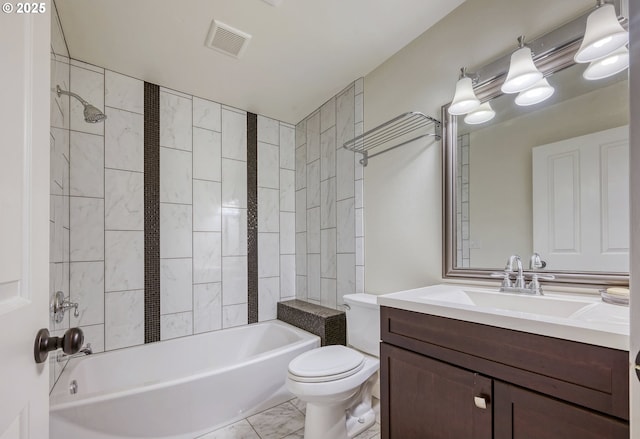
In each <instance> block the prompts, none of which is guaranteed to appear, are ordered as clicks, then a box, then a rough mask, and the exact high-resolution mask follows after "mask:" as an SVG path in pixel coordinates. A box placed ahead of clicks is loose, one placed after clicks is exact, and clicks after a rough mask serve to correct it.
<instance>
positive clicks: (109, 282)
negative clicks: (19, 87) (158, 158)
mask: <svg viewBox="0 0 640 439" xmlns="http://www.w3.org/2000/svg"><path fill="white" fill-rule="evenodd" d="M104 100H105V114H106V115H107V119H106V121H105V122H104V129H105V153H104V168H105V169H104V185H105V208H104V211H105V217H104V230H105V232H104V234H105V236H104V242H105V264H104V299H103V300H104V304H103V306H104V319H105V322H104V325H105V326H104V337H105V349H108V350H110V349H118V348H123V347H128V346H134V345H139V344H142V343H144V325H143V324H142V322H143V320H144V174H143V171H144V165H143V163H144V162H143V161H144V120H143V112H144V111H143V109H144V83H143V82H142V81H140V80H138V79H135V78H131V77H129V76H125V75H121V74H119V73H116V72H112V71H110V70H106V71H105V89H104ZM89 303H91V302H89Z"/></svg>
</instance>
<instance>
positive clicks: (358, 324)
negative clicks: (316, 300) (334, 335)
mask: <svg viewBox="0 0 640 439" xmlns="http://www.w3.org/2000/svg"><path fill="white" fill-rule="evenodd" d="M376 298H377V296H375V295H373V294H347V295H345V296H344V303H345V305H347V306H345V308H346V310H345V312H346V314H347V344H348V345H349V346H351V347H353V348H355V349H358V350H359V351H362V352H365V353H367V354H369V355H373V356H374V357H379V356H380V306H379V305H378V303H377V300H376Z"/></svg>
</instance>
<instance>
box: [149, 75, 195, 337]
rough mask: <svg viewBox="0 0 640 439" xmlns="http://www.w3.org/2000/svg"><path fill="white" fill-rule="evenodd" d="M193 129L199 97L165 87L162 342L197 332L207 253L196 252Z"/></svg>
mask: <svg viewBox="0 0 640 439" xmlns="http://www.w3.org/2000/svg"><path fill="white" fill-rule="evenodd" d="M193 131H194V130H193V98H192V97H191V96H189V95H185V94H182V93H179V92H175V91H174V90H170V89H167V88H163V87H161V88H160V339H161V340H168V339H171V338H175V337H180V336H185V335H190V334H192V333H193V282H194V266H195V265H196V264H201V263H202V261H201V260H202V258H203V257H204V256H203V255H204V253H205V252H204V250H203V249H202V245H201V246H199V247H198V250H200V251H199V253H198V255H196V254H195V253H194V250H195V249H196V248H195V246H194V245H193V244H194V236H193V228H194V187H198V188H199V187H200V186H199V185H196V184H195V182H194V180H193ZM199 203H202V200H199ZM198 208H201V204H199V205H198ZM199 242H200V241H199ZM196 259H198V261H197V262H196Z"/></svg>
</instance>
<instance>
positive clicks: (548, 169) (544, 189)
mask: <svg viewBox="0 0 640 439" xmlns="http://www.w3.org/2000/svg"><path fill="white" fill-rule="evenodd" d="M532 153H533V245H534V248H535V250H536V251H538V252H540V253H541V254H542V255H543V257H544V259H546V261H547V268H549V269H552V270H581V271H611V272H628V271H629V127H628V126H622V127H618V128H613V129H610V130H605V131H600V132H597V133H592V134H588V135H586V136H580V137H574V138H572V139H567V140H563V141H560V142H556V143H552V144H548V145H543V146H538V147H535V148H533V151H532Z"/></svg>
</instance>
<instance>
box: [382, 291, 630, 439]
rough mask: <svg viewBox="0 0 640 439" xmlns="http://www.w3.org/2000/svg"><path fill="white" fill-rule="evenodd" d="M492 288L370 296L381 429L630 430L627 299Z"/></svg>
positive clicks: (429, 433) (541, 434)
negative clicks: (622, 302)
mask: <svg viewBox="0 0 640 439" xmlns="http://www.w3.org/2000/svg"><path fill="white" fill-rule="evenodd" d="M494 294H496V293H493V292H491V291H482V290H477V291H474V290H468V289H467V290H465V289H463V288H462V287H454V286H442V285H440V286H434V287H428V288H422V289H419V290H411V291H407V292H401V293H394V294H390V295H386V296H380V297H379V299H378V300H379V303H380V304H381V339H382V343H381V349H380V363H381V364H380V369H381V393H382V437H383V438H384V439H411V438H420V439H429V438H442V437H447V438H469V439H481V438H495V439H507V438H516V439H523V438H536V439H551V438H574V437H575V438H578V437H579V438H583V439H587V438H593V439H596V438H597V439H605V438H611V439H613V438H615V439H622V438H629V422H628V420H629V388H628V376H629V375H628V370H629V369H628V368H629V359H628V356H629V354H628V350H625V349H624V347H625V338H624V332H625V328H624V326H625V324H624V316H623V315H624V312H625V311H627V310H626V309H624V308H622V307H615V306H614V305H606V304H602V303H601V302H599V301H598V299H597V298H585V299H582V298H579V299H575V298H568V299H564V298H562V297H561V298H557V297H546V296H544V297H526V296H524V297H520V296H516V295H510V294H506V293H497V294H496V295H495V296H493V295H494ZM500 294H502V295H504V297H503V298H501V297H500ZM485 295H487V297H488V298H487V297H484V296H485ZM476 296H480V297H481V298H478V297H476ZM445 297H447V298H448V299H444V298H445ZM469 299H471V300H469ZM474 299H475V300H474ZM518 299H523V303H524V306H525V307H528V308H529V309H530V310H531V312H526V311H522V310H519V309H514V308H517V307H518V306H521V305H517V304H518ZM447 300H448V301H447ZM528 300H529V301H530V300H534V301H538V302H539V303H540V308H541V309H544V308H545V307H549V313H550V314H554V315H552V316H549V315H544V314H534V313H533V310H534V309H535V302H531V303H527V301H528ZM483 301H484V302H483ZM514 303H515V304H516V305H513V304H514ZM505 304H506V305H505ZM601 305H605V306H604V307H603V306H601ZM562 308H564V311H562ZM594 310H596V311H594ZM607 313H610V314H611V315H609V316H608V317H607ZM599 320H602V321H599ZM605 320H608V321H605ZM627 324H628V323H627ZM536 328H538V330H536ZM627 330H628V326H627ZM607 334H609V336H607ZM592 340H596V342H597V344H593V342H592ZM587 341H588V342H587ZM607 344H609V345H610V346H608V345H607Z"/></svg>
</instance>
